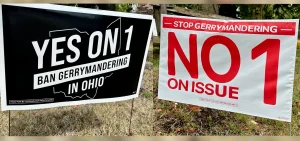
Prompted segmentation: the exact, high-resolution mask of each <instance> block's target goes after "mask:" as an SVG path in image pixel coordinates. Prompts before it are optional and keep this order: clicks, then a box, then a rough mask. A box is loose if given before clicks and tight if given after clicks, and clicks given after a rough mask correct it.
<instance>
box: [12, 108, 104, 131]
mask: <svg viewBox="0 0 300 141" xmlns="http://www.w3.org/2000/svg"><path fill="white" fill-rule="evenodd" d="M101 124H102V123H101V121H99V119H98V117H97V116H96V114H95V113H94V111H93V110H92V108H82V109H72V108H68V109H66V108H61V109H59V108H55V109H47V110H43V111H42V110H35V111H14V112H11V127H10V128H11V135H12V136H54V135H64V134H65V133H68V132H79V131H82V130H89V129H91V128H95V127H100V125H101Z"/></svg>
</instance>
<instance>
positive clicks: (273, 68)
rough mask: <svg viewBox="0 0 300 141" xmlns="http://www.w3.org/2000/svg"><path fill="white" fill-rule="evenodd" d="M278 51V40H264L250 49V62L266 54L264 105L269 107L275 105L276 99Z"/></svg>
mask: <svg viewBox="0 0 300 141" xmlns="http://www.w3.org/2000/svg"><path fill="white" fill-rule="evenodd" d="M279 50H280V40H279V39H266V40H265V41H263V42H262V43H260V44H259V45H257V46H256V47H255V48H253V49H252V56H251V58H252V60H254V59H256V58H257V57H259V56H261V55H262V54H264V53H266V67H265V86H264V103H265V104H269V105H275V104H276V99H277V98H276V97H277V81H278V63H279Z"/></svg>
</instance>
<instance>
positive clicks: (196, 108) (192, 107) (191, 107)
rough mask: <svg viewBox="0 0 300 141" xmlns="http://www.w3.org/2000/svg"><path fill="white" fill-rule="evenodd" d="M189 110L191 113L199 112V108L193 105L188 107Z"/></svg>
mask: <svg viewBox="0 0 300 141" xmlns="http://www.w3.org/2000/svg"><path fill="white" fill-rule="evenodd" d="M189 109H190V110H192V111H197V112H198V111H201V109H200V107H199V106H195V105H189Z"/></svg>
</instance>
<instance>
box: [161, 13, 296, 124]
mask: <svg viewBox="0 0 300 141" xmlns="http://www.w3.org/2000/svg"><path fill="white" fill-rule="evenodd" d="M161 27H162V29H161V50H160V69H159V89H158V98H159V99H163V100H170V101H175V102H181V103H187V104H193V105H198V106H205V107H210V108H215V109H220V110H226V111H232V112H237V113H244V114H248V115H254V116H259V117H264V118H270V119H276V120H281V121H287V122H290V121H291V110H292V95H293V81H294V69H295V57H296V42H297V35H298V32H297V31H298V30H297V29H298V20H227V21H225V20H216V19H201V18H191V17H183V16H171V15H163V16H162V25H161Z"/></svg>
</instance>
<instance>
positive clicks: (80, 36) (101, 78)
mask: <svg viewBox="0 0 300 141" xmlns="http://www.w3.org/2000/svg"><path fill="white" fill-rule="evenodd" d="M0 12H1V14H0V15H1V16H2V17H1V20H0V22H1V23H0V26H1V28H0V36H1V41H0V65H1V67H0V71H1V72H0V85H1V87H0V90H1V97H2V98H1V100H2V110H27V109H40V108H50V107H58V106H68V105H79V104H88V103H101V102H112V101H120V100H127V99H131V98H135V97H137V96H138V92H139V88H140V85H141V80H142V73H143V70H144V66H145V62H146V56H147V51H148V46H149V42H150V38H151V34H152V16H151V15H139V14H132V13H121V12H113V11H104V10H96V9H85V8H78V7H70V6H60V5H51V4H30V5H28V4H26V5H25V4H24V5H1V10H0Z"/></svg>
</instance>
